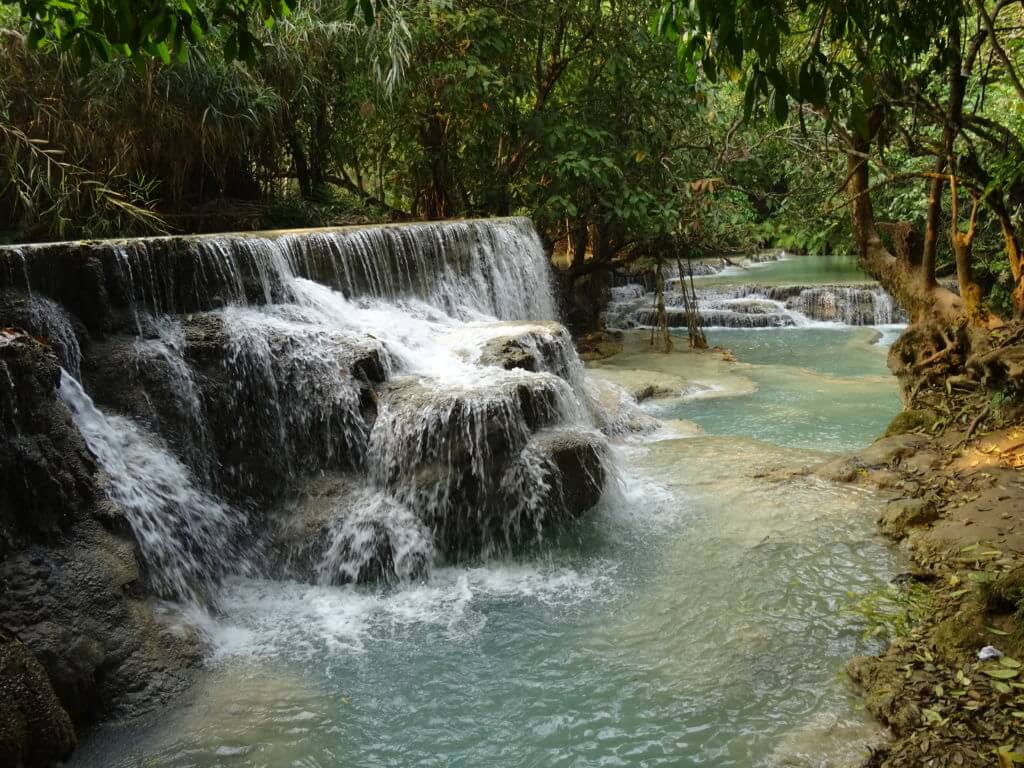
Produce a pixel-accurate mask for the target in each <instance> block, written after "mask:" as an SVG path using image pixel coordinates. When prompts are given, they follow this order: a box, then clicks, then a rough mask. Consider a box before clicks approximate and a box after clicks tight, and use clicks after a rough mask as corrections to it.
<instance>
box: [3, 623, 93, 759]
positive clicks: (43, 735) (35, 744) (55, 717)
mask: <svg viewBox="0 0 1024 768" xmlns="http://www.w3.org/2000/svg"><path fill="white" fill-rule="evenodd" d="M74 746H75V731H74V728H73V727H72V725H71V718H69V717H68V713H67V712H65V711H64V708H63V707H62V706H61V705H60V702H59V701H58V700H57V696H56V694H54V692H53V687H52V686H51V685H50V680H49V678H47V676H46V671H45V670H44V669H43V667H42V666H41V665H40V664H39V662H38V661H36V659H35V658H34V657H33V656H32V653H31V652H30V651H29V649H28V648H27V647H26V646H25V645H24V644H23V643H21V642H20V641H19V640H18V639H17V638H16V637H15V636H14V635H13V634H11V633H10V632H7V631H6V630H4V629H3V628H0V764H2V765H6V766H11V767H12V768H19V767H23V768H36V766H40V767H42V766H49V765H51V764H53V763H55V762H57V761H58V760H64V759H65V758H67V757H68V756H69V755H70V754H71V750H72V749H73V748H74Z"/></svg>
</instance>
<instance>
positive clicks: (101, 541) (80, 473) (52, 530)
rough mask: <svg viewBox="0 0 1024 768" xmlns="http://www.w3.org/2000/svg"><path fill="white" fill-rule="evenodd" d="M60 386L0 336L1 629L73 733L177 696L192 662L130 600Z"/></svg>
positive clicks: (124, 547)
mask: <svg viewBox="0 0 1024 768" xmlns="http://www.w3.org/2000/svg"><path fill="white" fill-rule="evenodd" d="M60 375H61V374H60V369H59V368H58V366H57V361H56V359H55V357H54V355H53V354H52V352H51V351H50V350H49V349H47V348H46V347H44V346H43V345H42V344H40V343H39V342H37V341H35V340H33V339H31V338H29V337H26V336H24V335H20V334H9V333H2V334H0V388H6V391H4V393H3V397H0V471H2V475H3V477H4V478H5V482H3V483H2V484H0V523H2V528H3V539H2V540H0V584H2V585H3V589H2V590H0V626H5V627H8V628H9V629H10V630H12V631H13V632H15V633H16V634H17V636H18V637H19V638H20V640H21V642H22V643H24V645H25V647H27V648H28V649H29V651H30V652H31V654H32V655H33V656H34V657H35V659H36V660H38V662H39V663H40V664H41V665H42V667H43V668H44V669H45V670H46V674H47V675H48V677H49V680H50V685H52V688H53V691H54V692H55V693H56V695H57V697H58V698H59V700H60V702H61V706H62V707H63V709H64V710H65V711H66V712H67V714H68V715H69V716H70V717H71V719H72V721H73V722H75V723H77V724H81V723H87V722H90V721H92V720H93V719H95V718H98V717H100V716H101V715H103V714H104V713H108V712H111V711H115V712H127V711H136V710H138V709H140V708H142V707H145V706H148V705H150V704H152V703H153V702H155V701H156V700H159V699H160V698H162V697H163V696H165V695H169V694H171V693H174V692H176V691H178V690H181V688H182V687H183V686H184V682H185V680H186V673H185V672H184V671H183V670H184V669H185V668H186V667H187V666H188V665H189V664H190V663H194V661H195V658H194V653H193V652H192V651H190V650H189V649H188V648H187V647H185V646H182V645H180V643H178V642H177V641H174V642H171V641H169V640H165V639H164V638H163V636H162V633H161V630H160V629H159V627H158V626H157V624H156V623H155V620H154V618H153V616H152V611H151V610H150V608H149V607H148V605H147V604H146V603H144V602H143V601H141V600H140V599H139V598H138V597H136V596H133V592H135V591H137V590H138V589H139V586H140V579H139V567H138V563H137V561H136V559H135V542H134V540H133V539H132V538H131V536H130V534H129V533H128V532H127V531H128V526H127V524H126V522H125V520H124V516H123V514H122V513H121V512H120V510H118V509H116V508H112V507H111V505H110V504H109V502H106V501H105V500H104V499H103V494H102V491H101V489H100V486H99V482H100V480H101V479H102V475H101V473H99V472H98V471H97V467H96V464H95V462H94V460H93V458H92V456H91V454H90V453H89V450H88V448H87V447H86V445H85V442H84V440H83V439H82V436H81V434H80V433H79V432H78V429H77V428H76V427H75V425H74V422H73V421H72V419H71V416H70V413H69V412H68V410H67V408H66V407H65V405H64V404H63V402H62V401H61V400H59V399H58V397H57V393H56V391H55V388H56V386H57V384H58V382H59V380H60ZM7 478H12V479H13V478H17V479H18V480H19V482H13V481H12V482H7V481H6V480H7Z"/></svg>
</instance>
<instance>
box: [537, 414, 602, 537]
mask: <svg viewBox="0 0 1024 768" xmlns="http://www.w3.org/2000/svg"><path fill="white" fill-rule="evenodd" d="M533 444H534V445H535V446H536V447H537V448H538V449H539V450H540V451H541V452H542V453H543V454H544V455H546V456H547V457H548V458H549V459H550V461H551V469H552V477H551V483H550V486H549V488H548V489H547V491H546V492H545V494H544V497H543V502H542V508H543V509H544V518H545V521H549V522H550V521H557V520H559V519H566V518H573V517H578V516H580V515H582V514H583V513H584V512H586V511H588V510H589V509H592V508H593V507H594V506H596V505H597V503H598V502H599V501H600V500H601V494H602V493H603V491H604V486H605V482H606V481H607V473H606V470H605V463H604V460H605V457H606V455H607V452H608V446H607V443H606V442H605V441H604V439H603V438H602V437H601V436H600V435H598V434H596V433H594V432H591V431H588V430H584V429H579V428H555V429H548V430H544V431H542V432H540V433H538V434H537V435H536V436H535V437H534V440H533Z"/></svg>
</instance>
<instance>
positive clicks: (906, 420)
mask: <svg viewBox="0 0 1024 768" xmlns="http://www.w3.org/2000/svg"><path fill="white" fill-rule="evenodd" d="M935 421H936V418H935V414H933V413H932V412H931V411H924V410H918V409H910V410H906V411H900V412H899V413H897V414H896V416H895V417H894V418H893V420H892V421H890V422H889V426H888V427H887V428H886V430H885V437H892V436H893V435H903V434H906V433H907V432H918V431H920V430H927V429H931V428H932V426H934V424H935Z"/></svg>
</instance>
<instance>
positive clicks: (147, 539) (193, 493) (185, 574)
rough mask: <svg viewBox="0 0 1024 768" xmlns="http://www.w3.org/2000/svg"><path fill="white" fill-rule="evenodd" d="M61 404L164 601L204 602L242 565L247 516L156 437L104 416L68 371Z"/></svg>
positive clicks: (62, 385)
mask: <svg viewBox="0 0 1024 768" xmlns="http://www.w3.org/2000/svg"><path fill="white" fill-rule="evenodd" d="M60 397H61V399H62V400H63V401H64V402H65V403H66V404H67V406H68V408H69V410H70V411H71V415H72V418H73V419H74V422H75V425H76V426H77V427H78V429H79V431H80V432H81V433H82V436H83V437H84V438H85V441H86V443H87V445H88V446H89V449H90V450H91V451H92V452H93V453H94V454H95V455H96V458H97V460H98V461H99V464H100V466H101V467H102V468H103V470H104V472H105V473H106V475H107V484H106V488H105V490H106V492H107V495H108V496H109V498H110V499H111V500H112V501H113V502H115V503H116V504H117V505H118V507H119V508H120V509H121V510H123V511H124V514H125V516H126V518H127V520H128V523H129V525H130V526H131V529H132V532H133V533H134V534H135V539H136V541H137V542H138V545H139V550H140V553H141V556H142V561H143V563H144V565H145V567H146V572H147V576H148V578H149V580H150V583H151V584H152V586H153V588H154V589H155V590H156V591H157V592H158V593H159V594H161V595H163V596H165V597H174V598H181V599H191V600H199V599H201V598H203V597H205V596H206V594H207V590H208V588H209V586H210V585H211V584H212V583H213V582H214V581H215V580H216V579H217V578H218V577H219V576H221V575H222V574H223V573H225V572H226V570H227V569H228V568H229V567H231V566H234V567H236V568H237V567H239V566H240V565H241V564H242V562H243V560H244V558H243V556H242V552H241V549H240V548H239V546H238V544H237V538H238V533H239V532H240V531H242V530H244V528H245V525H246V520H245V516H244V515H243V514H242V513H240V512H239V511H237V510H234V509H231V508H230V507H228V506H227V505H225V504H224V503H223V502H221V501H219V500H218V499H217V498H215V497H214V496H212V495H211V494H209V493H206V492H204V491H202V490H200V489H199V488H198V487H197V486H196V484H195V482H194V479H193V478H192V476H191V475H190V473H189V471H188V469H186V467H185V466H184V465H183V464H182V463H181V462H180V461H178V459H177V458H175V456H174V455H173V454H172V453H170V452H169V451H168V450H167V449H166V448H164V447H163V446H162V445H160V441H159V439H158V438H157V437H156V436H155V435H151V434H147V433H146V432H145V431H144V430H143V429H142V428H141V427H140V426H139V425H137V424H135V423H134V422H132V421H131V420H130V419H126V418H123V417H119V416H108V415H105V414H104V413H102V412H101V411H100V410H99V409H98V408H96V406H95V404H94V403H93V401H92V400H91V399H90V398H89V396H88V395H87V394H86V393H85V390H83V389H82V386H81V385H80V384H79V383H78V382H77V381H76V380H75V379H74V378H73V377H72V376H71V375H70V374H68V373H67V372H62V375H61V383H60Z"/></svg>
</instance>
